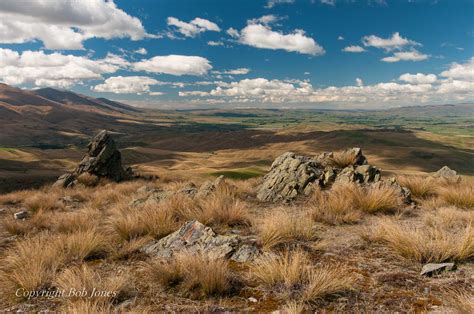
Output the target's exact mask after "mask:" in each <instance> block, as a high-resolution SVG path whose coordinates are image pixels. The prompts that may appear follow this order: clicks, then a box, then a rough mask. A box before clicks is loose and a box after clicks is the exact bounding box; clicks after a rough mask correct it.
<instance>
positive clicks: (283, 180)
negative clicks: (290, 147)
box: [257, 148, 380, 202]
mask: <svg viewBox="0 0 474 314" xmlns="http://www.w3.org/2000/svg"><path fill="white" fill-rule="evenodd" d="M338 154H339V155H342V156H344V157H345V158H346V159H347V160H350V161H351V163H350V164H349V165H345V166H343V167H342V166H338V165H340V162H338V159H337V157H336V156H335V154H334V153H332V152H325V153H322V154H319V155H317V156H315V157H312V158H311V157H308V156H298V155H296V154H295V153H292V152H287V153H284V154H283V155H281V156H279V157H278V158H277V159H275V161H274V162H273V164H272V166H271V169H270V171H269V172H268V173H267V174H266V175H265V177H264V178H263V183H262V184H261V186H260V188H259V191H258V193H257V198H258V199H259V200H261V201H272V202H277V201H290V200H292V199H294V198H296V197H297V196H298V195H302V194H307V193H309V191H311V189H312V187H313V186H322V187H328V186H330V185H332V184H333V183H334V182H338V183H342V182H358V183H371V182H377V181H379V180H380V170H379V169H378V168H376V167H374V166H371V165H369V164H367V158H366V157H365V156H364V155H363V154H362V150H361V149H360V148H351V149H348V150H345V151H343V152H341V153H338Z"/></svg>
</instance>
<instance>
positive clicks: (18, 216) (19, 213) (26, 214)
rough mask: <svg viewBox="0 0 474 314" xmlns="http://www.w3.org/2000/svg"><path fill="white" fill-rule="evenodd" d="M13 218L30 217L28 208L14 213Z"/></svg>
mask: <svg viewBox="0 0 474 314" xmlns="http://www.w3.org/2000/svg"><path fill="white" fill-rule="evenodd" d="M13 218H15V219H18V220H20V219H26V218H28V212H27V211H26V210H22V211H19V212H17V213H14V214H13Z"/></svg>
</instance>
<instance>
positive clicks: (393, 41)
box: [362, 32, 421, 51]
mask: <svg viewBox="0 0 474 314" xmlns="http://www.w3.org/2000/svg"><path fill="white" fill-rule="evenodd" d="M362 43H363V44H364V46H366V47H375V48H380V49H384V50H386V51H392V50H394V49H400V48H403V47H405V46H421V44H420V43H418V42H416V41H413V40H410V39H408V38H404V37H402V36H400V33H399V32H396V33H393V34H392V37H389V38H381V37H378V36H375V35H370V36H364V37H363V38H362Z"/></svg>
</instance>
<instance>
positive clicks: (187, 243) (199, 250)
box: [142, 220, 259, 262]
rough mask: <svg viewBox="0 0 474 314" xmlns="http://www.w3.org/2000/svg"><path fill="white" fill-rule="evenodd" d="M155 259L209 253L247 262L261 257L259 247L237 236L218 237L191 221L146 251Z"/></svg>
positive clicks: (209, 254)
mask: <svg viewBox="0 0 474 314" xmlns="http://www.w3.org/2000/svg"><path fill="white" fill-rule="evenodd" d="M142 251H143V252H145V253H147V254H149V255H152V256H155V257H163V258H169V257H172V256H173V254H177V253H185V254H192V255H193V254H205V255H206V256H209V257H210V258H212V259H214V258H230V259H232V260H234V261H238V262H245V261H249V260H251V259H253V258H254V257H256V256H257V254H259V250H258V249H257V247H256V246H255V245H253V244H251V243H244V241H243V239H241V238H240V237H239V236H237V235H218V234H216V233H215V232H214V231H213V230H212V229H211V228H210V227H206V226H205V225H203V224H202V223H200V222H199V221H195V220H194V221H189V222H186V223H185V224H184V226H183V227H181V228H180V229H179V230H177V231H175V232H173V233H172V234H170V235H168V236H166V237H164V238H162V239H160V240H158V241H154V242H152V243H149V244H147V245H146V246H144V247H143V248H142Z"/></svg>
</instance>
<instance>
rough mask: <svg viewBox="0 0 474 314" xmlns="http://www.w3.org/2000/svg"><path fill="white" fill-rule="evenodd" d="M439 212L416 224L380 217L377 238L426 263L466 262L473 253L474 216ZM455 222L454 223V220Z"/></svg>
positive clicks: (399, 251) (415, 259) (398, 251)
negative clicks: (470, 217) (467, 219)
mask: <svg viewBox="0 0 474 314" xmlns="http://www.w3.org/2000/svg"><path fill="white" fill-rule="evenodd" d="M428 215H438V216H435V217H431V218H426V219H425V222H424V223H423V224H422V225H419V226H415V225H411V224H408V223H404V222H402V221H398V220H395V219H393V218H383V219H380V220H379V222H378V224H377V225H376V227H375V229H374V230H373V234H372V236H373V238H374V240H378V241H381V242H382V243H385V244H386V245H387V246H388V247H390V248H392V249H393V250H394V251H395V252H397V253H398V254H400V255H401V256H403V257H406V258H408V259H411V260H414V261H418V262H421V263H426V262H444V261H448V260H449V261H451V260H454V261H463V260H467V259H469V258H472V257H473V256H474V241H473V239H474V229H473V227H472V219H469V221H465V222H464V223H462V220H464V219H466V217H464V215H462V216H459V217H458V218H453V217H452V215H453V213H452V212H451V213H450V215H451V216H447V215H446V216H440V215H439V214H437V213H429V214H428ZM453 221H455V223H453Z"/></svg>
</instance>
